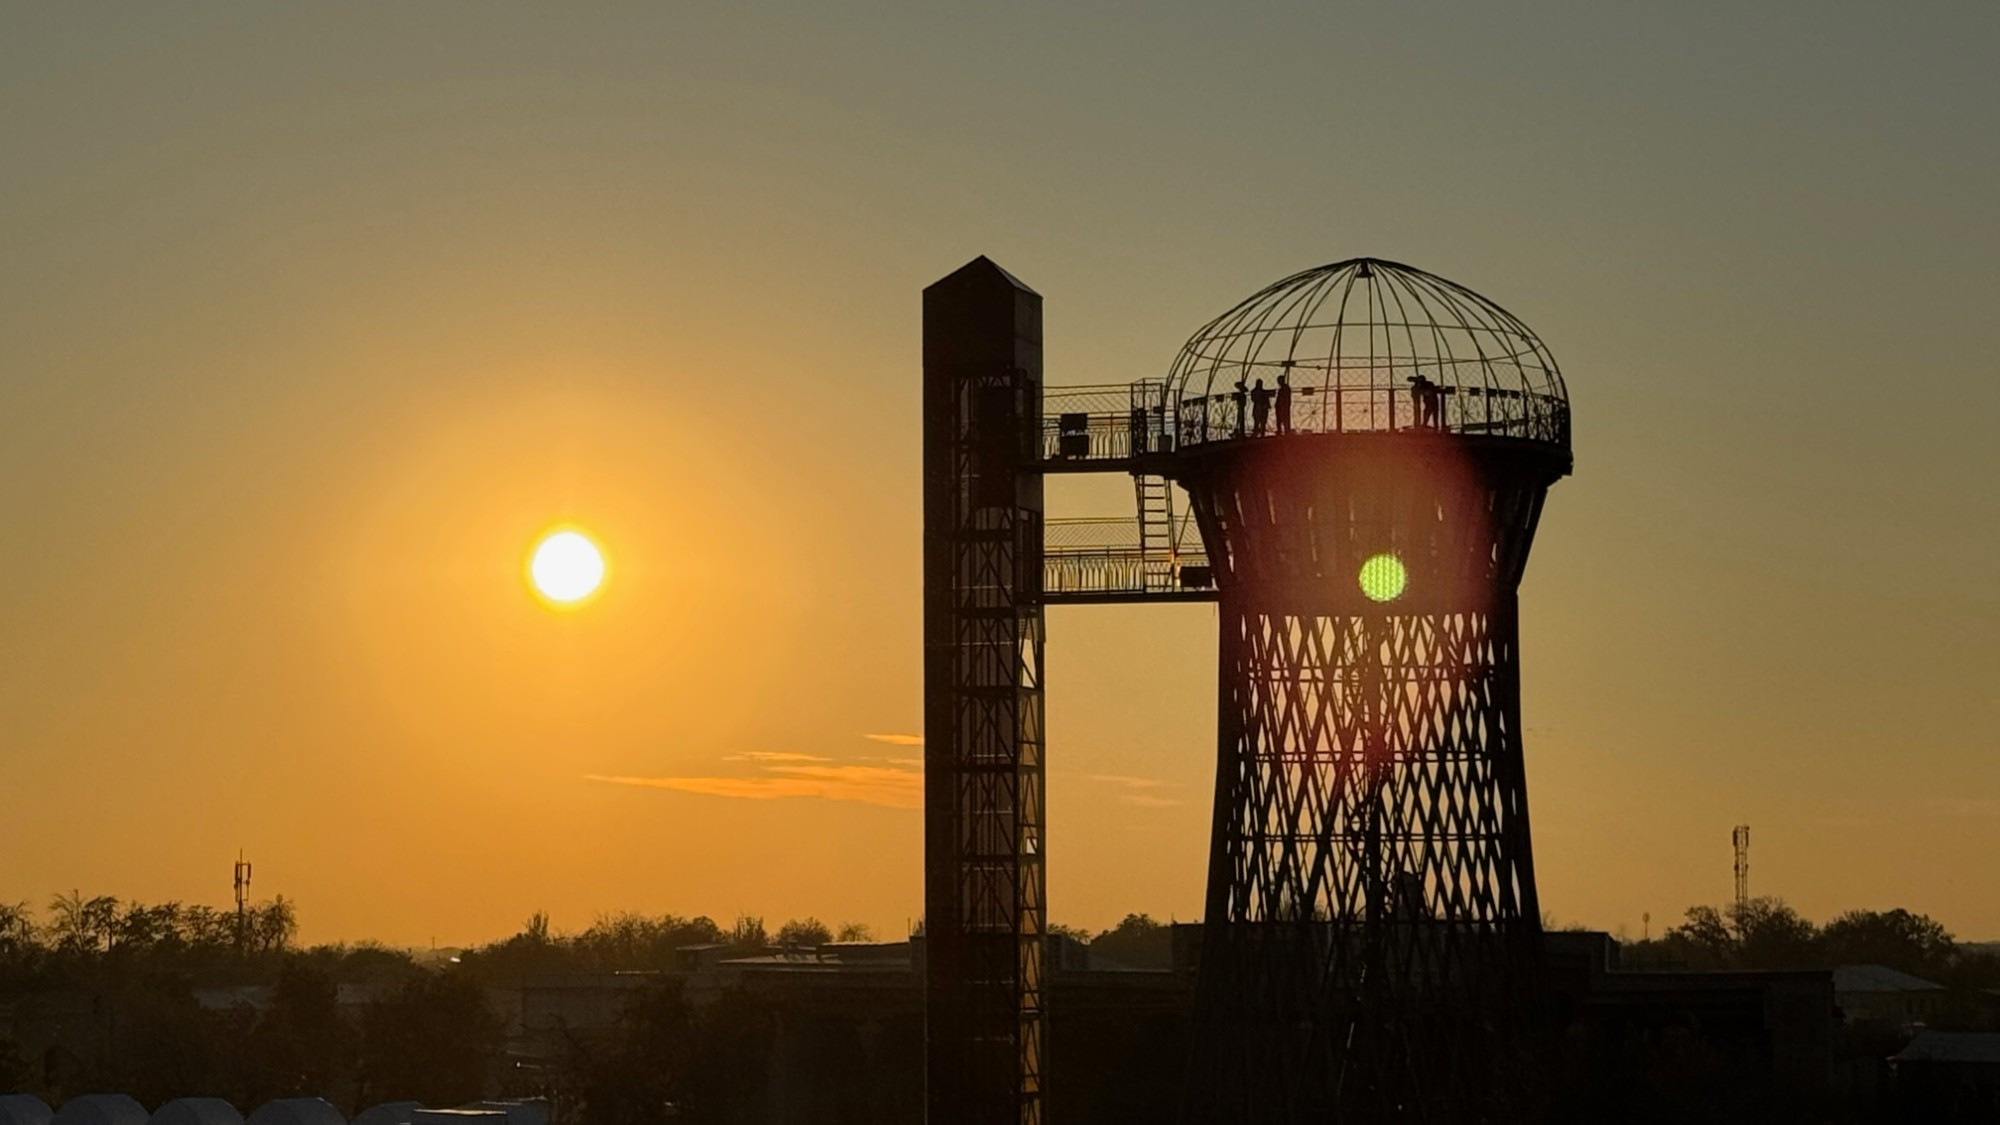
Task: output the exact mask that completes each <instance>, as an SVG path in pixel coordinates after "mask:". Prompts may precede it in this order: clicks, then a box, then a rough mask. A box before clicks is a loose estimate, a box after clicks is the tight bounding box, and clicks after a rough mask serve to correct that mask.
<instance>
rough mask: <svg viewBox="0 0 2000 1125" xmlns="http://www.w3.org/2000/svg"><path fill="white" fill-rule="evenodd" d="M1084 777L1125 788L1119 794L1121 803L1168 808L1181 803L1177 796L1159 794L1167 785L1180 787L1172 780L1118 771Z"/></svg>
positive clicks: (1151, 807)
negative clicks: (1136, 775) (1135, 775)
mask: <svg viewBox="0 0 2000 1125" xmlns="http://www.w3.org/2000/svg"><path fill="white" fill-rule="evenodd" d="M1085 778H1086V780H1089V781H1095V782H1099V783H1101V784H1104V785H1113V786H1116V787H1118V788H1120V789H1123V790H1125V792H1124V793H1122V794H1120V795H1119V797H1118V800H1119V801H1120V802H1121V803H1123V804H1127V805H1133V806H1135V807H1138V808H1142V809H1170V808H1173V807H1174V806H1176V805H1178V804H1180V803H1181V802H1180V801H1179V800H1178V799H1177V798H1174V797H1164V796H1161V795H1160V793H1159V790H1162V789H1166V788H1168V787H1169V786H1171V787H1173V788H1176V789H1178V788H1180V786H1179V785H1177V784H1175V783H1174V782H1171V781H1165V780H1162V779H1161V778H1157V777H1133V776H1131V775H1130V774H1119V773H1093V774H1086V775H1085Z"/></svg>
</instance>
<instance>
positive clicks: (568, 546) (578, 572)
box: [528, 531, 604, 604]
mask: <svg viewBox="0 0 2000 1125" xmlns="http://www.w3.org/2000/svg"><path fill="white" fill-rule="evenodd" d="M528 578H529V580H530V581H531V582H533V583H534V586H535V589H536V590H537V591H538V592H539V593H540V594H541V595H542V596H543V597H545V598H547V599H548V600H550V601H552V602H557V603H562V604H568V603H570V602H578V601H582V600H583V599H584V598H587V597H589V596H590V595H591V594H593V593H595V592H596V591H597V588H598V586H600V585H602V584H603V582H604V555H603V553H602V552H600V551H599V550H598V549H597V544H595V543H592V542H591V541H590V539H589V538H588V537H586V536H585V535H584V534H583V533H581V532H577V531H558V532H556V533H555V534H553V535H550V536H548V537H547V538H545V539H543V540H542V541H541V542H540V543H538V544H536V546H535V553H534V557H533V558H532V559H531V560H530V561H529V563H528Z"/></svg>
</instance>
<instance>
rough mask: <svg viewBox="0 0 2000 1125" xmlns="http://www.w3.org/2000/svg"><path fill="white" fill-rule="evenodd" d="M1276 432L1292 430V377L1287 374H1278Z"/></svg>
mask: <svg viewBox="0 0 2000 1125" xmlns="http://www.w3.org/2000/svg"><path fill="white" fill-rule="evenodd" d="M1278 432H1279V433H1281V434H1289V433H1291V432H1292V377H1291V376H1290V375H1289V374H1280V375H1279V376H1278Z"/></svg>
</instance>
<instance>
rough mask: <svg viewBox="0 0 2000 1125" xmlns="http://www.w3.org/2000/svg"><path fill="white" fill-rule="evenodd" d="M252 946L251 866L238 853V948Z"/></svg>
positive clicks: (241, 854) (240, 853)
mask: <svg viewBox="0 0 2000 1125" xmlns="http://www.w3.org/2000/svg"><path fill="white" fill-rule="evenodd" d="M249 945H250V864H249V862H248V861H246V860H245V859H244V858H243V853H242V852H240V851H239V852H237V853H236V948H237V949H239V950H241V949H247V948H248V947H249Z"/></svg>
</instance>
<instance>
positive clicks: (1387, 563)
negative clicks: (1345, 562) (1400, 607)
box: [1361, 553, 1410, 602]
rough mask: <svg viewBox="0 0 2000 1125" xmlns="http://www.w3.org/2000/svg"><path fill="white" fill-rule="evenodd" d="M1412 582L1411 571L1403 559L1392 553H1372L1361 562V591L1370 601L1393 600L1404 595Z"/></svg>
mask: <svg viewBox="0 0 2000 1125" xmlns="http://www.w3.org/2000/svg"><path fill="white" fill-rule="evenodd" d="M1409 584H1410V572H1409V571H1408V570H1407V569H1405V568H1404V566H1403V560H1402V559H1399V558H1397V557H1396V556H1394V555H1391V554H1386V553H1385V554H1380V555H1371V556H1370V557H1369V559H1368V561H1367V562H1364V563H1362V564H1361V592H1362V593H1364V594H1366V595H1368V600H1369V601H1375V602H1392V601H1395V600H1396V599H1397V598H1400V597H1402V596H1403V590H1404V588H1405V587H1407V586H1408V585H1409Z"/></svg>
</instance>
